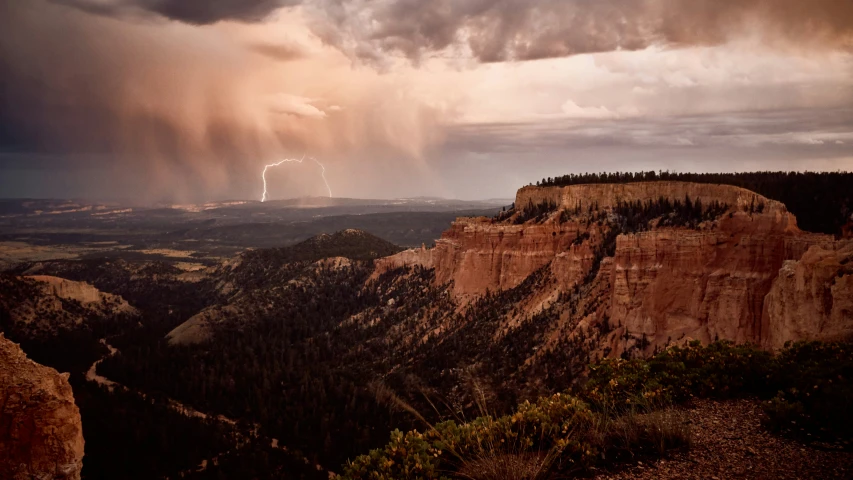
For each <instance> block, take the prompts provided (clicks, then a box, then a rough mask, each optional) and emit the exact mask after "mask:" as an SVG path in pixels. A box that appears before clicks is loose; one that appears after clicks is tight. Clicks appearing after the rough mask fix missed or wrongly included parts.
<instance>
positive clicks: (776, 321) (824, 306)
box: [762, 241, 853, 348]
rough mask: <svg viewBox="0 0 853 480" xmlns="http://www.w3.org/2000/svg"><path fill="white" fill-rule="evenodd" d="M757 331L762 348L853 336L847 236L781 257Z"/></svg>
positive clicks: (852, 262) (852, 263) (852, 258)
mask: <svg viewBox="0 0 853 480" xmlns="http://www.w3.org/2000/svg"><path fill="white" fill-rule="evenodd" d="M762 333H763V335H762V343H763V345H764V346H766V347H768V348H779V347H782V346H783V345H784V344H785V342H788V341H795V340H843V339H848V338H853V241H848V242H845V243H843V244H842V245H841V246H840V247H839V248H837V249H832V248H824V247H821V246H817V245H816V246H813V247H811V248H810V249H809V251H808V252H806V253H805V255H803V256H802V258H800V260H799V261H796V260H788V261H786V262H785V263H784V265H783V266H782V268H781V269H780V270H779V275H778V276H777V277H776V279H775V280H774V282H773V286H772V287H771V289H770V293H768V294H767V297H766V298H765V301H764V315H763V322H762Z"/></svg>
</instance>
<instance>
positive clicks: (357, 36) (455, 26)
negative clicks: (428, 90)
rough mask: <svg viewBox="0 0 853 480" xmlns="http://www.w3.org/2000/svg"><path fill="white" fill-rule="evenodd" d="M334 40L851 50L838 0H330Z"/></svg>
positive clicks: (505, 55) (417, 53)
mask: <svg viewBox="0 0 853 480" xmlns="http://www.w3.org/2000/svg"><path fill="white" fill-rule="evenodd" d="M318 12H319V15H320V16H322V17H323V19H324V20H325V21H328V22H331V23H332V24H334V25H335V28H330V27H329V26H321V27H320V31H321V33H322V34H323V35H324V37H325V38H326V39H327V40H328V41H330V42H333V43H338V44H341V45H350V44H352V43H353V42H355V43H356V44H357V47H356V49H355V53H356V54H358V55H361V56H364V57H368V58H377V57H379V56H381V54H382V53H401V54H403V55H406V56H408V57H410V58H413V59H419V58H420V57H422V56H424V55H429V54H430V53H432V52H436V51H439V50H443V49H446V48H448V47H463V48H465V49H469V50H470V52H471V53H473V55H474V56H475V57H476V58H477V59H479V60H480V61H483V62H497V61H505V60H532V59H540V58H549V57H563V56H569V55H575V54H582V53H593V52H606V51H614V50H636V49H642V48H645V47H648V46H650V45H667V46H682V45H708V44H718V43H721V42H724V41H726V40H728V39H730V38H733V37H735V36H737V35H739V34H744V33H748V34H758V35H760V36H762V37H764V38H765V40H766V41H767V42H769V43H772V42H774V41H780V42H786V43H794V44H797V45H804V44H805V45H808V44H814V45H819V46H831V47H833V48H835V47H841V48H850V47H853V2H850V1H843V0H808V1H806V0H536V1H531V0H430V1H422V0H392V1H387V2H369V1H364V0H349V1H335V0H327V1H325V2H323V3H322V4H321V8H320V9H319V10H318Z"/></svg>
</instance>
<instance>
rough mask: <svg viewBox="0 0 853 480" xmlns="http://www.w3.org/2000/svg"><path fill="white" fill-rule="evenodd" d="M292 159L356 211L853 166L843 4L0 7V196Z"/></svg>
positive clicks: (249, 193) (189, 192) (219, 185)
mask: <svg viewBox="0 0 853 480" xmlns="http://www.w3.org/2000/svg"><path fill="white" fill-rule="evenodd" d="M303 157H313V158H316V159H317V161H318V162H320V163H322V165H323V166H324V167H325V169H326V170H325V176H326V179H327V180H328V183H329V187H330V188H331V190H332V191H333V194H334V195H335V196H337V197H356V198H398V197H412V196H441V197H448V198H460V199H486V198H508V197H512V196H513V195H514V192H515V190H516V189H517V188H519V187H521V186H523V185H525V184H528V183H531V182H535V181H536V180H538V179H541V178H544V177H549V176H556V175H563V174H566V173H580V172H598V171H639V170H670V171H680V172H686V171H701V172H720V171H754V170H828V171H834V170H847V171H849V170H853V2H847V1H840V0H809V1H804V0H429V1H427V0H2V1H0V197H38V198H69V197H75V198H81V197H82V198H90V199H117V200H132V201H136V202H163V201H165V202H198V201H212V200H224V199H260V197H261V194H262V191H263V184H262V179H261V172H262V171H263V169H264V165H266V164H271V163H273V162H277V161H279V160H281V159H286V158H300V159H301V158H303ZM267 180H268V194H269V197H270V198H292V197H298V196H305V195H325V194H327V189H326V185H325V183H324V182H323V177H322V176H321V170H320V166H319V165H318V164H317V163H315V162H302V163H297V162H288V163H285V164H283V165H282V166H281V167H276V168H275V169H271V170H270V171H269V172H268V176H267Z"/></svg>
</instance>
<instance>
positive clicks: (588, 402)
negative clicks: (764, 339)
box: [342, 342, 853, 480]
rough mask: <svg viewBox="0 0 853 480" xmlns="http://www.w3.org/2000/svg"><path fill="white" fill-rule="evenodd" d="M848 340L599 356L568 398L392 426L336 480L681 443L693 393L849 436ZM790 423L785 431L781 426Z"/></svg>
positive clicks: (518, 469) (515, 466)
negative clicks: (758, 403)
mask: <svg viewBox="0 0 853 480" xmlns="http://www.w3.org/2000/svg"><path fill="white" fill-rule="evenodd" d="M851 378H853V346H851V345H850V344H823V343H797V344H794V345H792V346H787V347H786V348H785V350H783V351H782V352H780V353H779V354H777V355H773V354H771V353H768V352H765V351H762V350H759V349H757V348H756V347H753V346H750V345H735V344H733V343H731V342H715V343H712V344H710V345H707V346H702V345H701V344H700V343H699V342H691V343H690V344H688V345H686V346H684V347H671V348H669V349H667V350H665V351H664V352H661V353H659V354H657V355H655V356H654V357H652V358H651V359H648V360H642V359H633V360H624V359H621V358H617V359H605V360H602V361H600V362H598V363H597V364H594V365H591V366H590V368H589V379H588V381H587V382H586V383H585V384H584V385H583V386H581V387H580V388H578V389H577V391H576V392H575V395H568V394H556V395H552V396H550V397H545V398H541V399H539V400H538V401H537V402H535V403H530V402H525V403H523V404H521V405H519V407H518V408H517V410H516V411H515V412H513V413H512V414H510V415H505V416H502V417H498V418H493V417H491V416H483V417H479V418H477V419H475V420H473V421H471V422H468V423H464V424H461V425H460V424H456V423H455V422H452V421H451V422H444V423H440V424H437V425H435V426H431V427H430V428H429V430H427V431H426V432H425V433H420V432H416V431H412V432H408V433H405V434H404V433H403V432H400V431H395V432H394V433H393V434H392V435H391V441H390V442H389V443H388V444H387V445H386V446H385V447H384V448H380V449H376V450H373V451H371V452H370V454H368V455H362V456H360V457H358V458H357V459H355V460H354V461H353V462H351V463H350V464H349V465H347V466H346V467H345V470H344V475H343V477H342V478H343V479H362V478H363V479H373V480H386V479H387V480H391V479H395V480H396V479H412V480H415V479H418V480H421V479H423V480H428V479H429V480H435V479H449V478H460V477H461V478H470V479H476V480H480V479H482V480H490V479H498V478H500V479H518V480H521V479H531V480H537V479H546V478H551V476H552V475H555V474H560V475H566V474H570V473H576V472H578V471H585V470H588V469H589V468H590V467H593V466H601V465H607V464H611V463H613V462H619V461H622V460H625V459H631V458H636V457H638V456H649V455H652V456H661V455H664V454H666V453H667V452H669V451H671V450H673V449H678V448H682V447H684V446H686V445H689V441H690V434H689V430H688V422H687V420H686V418H685V415H686V414H685V412H684V411H683V410H680V409H676V408H672V406H673V405H674V404H678V403H682V402H685V401H689V400H690V399H691V398H694V397H704V398H732V397H743V396H750V397H758V398H762V399H765V400H766V401H765V402H764V404H763V405H764V411H765V413H766V417H767V418H766V422H767V424H768V426H770V427H771V428H773V429H775V430H784V431H791V430H797V431H798V432H817V433H819V434H820V436H821V437H825V436H832V437H839V436H841V437H850V436H851V434H853V383H851ZM792 426H795V427H796V428H793V427H792Z"/></svg>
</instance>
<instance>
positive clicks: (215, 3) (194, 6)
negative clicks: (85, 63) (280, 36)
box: [54, 0, 301, 25]
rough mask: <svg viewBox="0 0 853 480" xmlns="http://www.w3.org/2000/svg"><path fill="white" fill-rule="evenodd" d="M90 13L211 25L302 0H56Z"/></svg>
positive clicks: (259, 15)
mask: <svg viewBox="0 0 853 480" xmlns="http://www.w3.org/2000/svg"><path fill="white" fill-rule="evenodd" d="M54 1H55V2H57V3H62V4H65V5H70V6H73V7H76V8H79V9H81V10H85V11H87V12H90V13H96V14H100V15H109V16H122V15H128V14H133V13H138V12H151V13H155V14H158V15H162V16H164V17H166V18H170V19H172V20H178V21H180V22H185V23H190V24H194V25H207V24H211V23H216V22H219V21H222V20H237V21H241V22H257V21H260V20H263V19H264V18H265V17H266V16H267V15H269V14H270V13H271V12H272V11H274V10H275V9H277V8H281V7H284V6H288V5H294V4H298V3H300V1H301V0H112V1H109V0H107V1H105V0H54Z"/></svg>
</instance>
